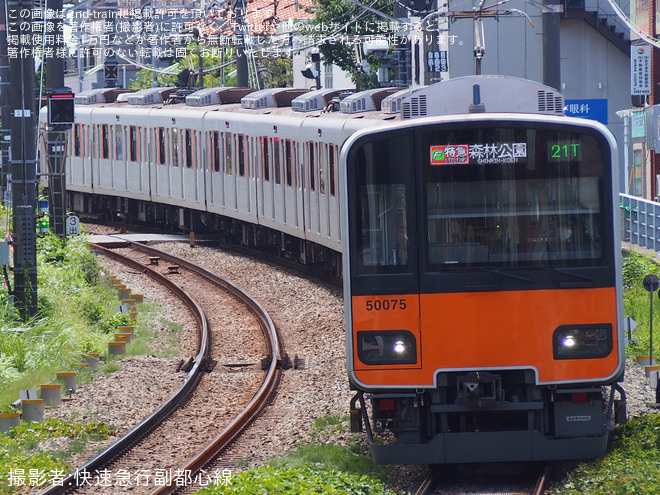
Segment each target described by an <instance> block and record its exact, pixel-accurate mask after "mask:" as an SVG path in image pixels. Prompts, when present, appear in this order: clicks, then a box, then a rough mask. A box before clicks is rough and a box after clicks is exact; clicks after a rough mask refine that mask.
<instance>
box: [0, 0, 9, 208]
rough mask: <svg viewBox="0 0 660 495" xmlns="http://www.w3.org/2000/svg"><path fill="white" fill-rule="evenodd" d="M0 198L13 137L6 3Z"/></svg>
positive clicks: (0, 64)
mask: <svg viewBox="0 0 660 495" xmlns="http://www.w3.org/2000/svg"><path fill="white" fill-rule="evenodd" d="M0 7H1V8H0V120H1V121H2V127H1V128H0V166H1V167H2V168H1V169H0V196H1V197H2V199H5V196H6V194H7V176H8V175H9V143H10V140H11V135H10V132H9V126H10V122H11V107H10V105H9V87H10V81H9V57H8V56H7V18H6V13H7V11H6V10H5V8H4V1H3V2H2V5H1V6H0Z"/></svg>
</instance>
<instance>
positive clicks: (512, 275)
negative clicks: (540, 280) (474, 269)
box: [479, 268, 532, 284]
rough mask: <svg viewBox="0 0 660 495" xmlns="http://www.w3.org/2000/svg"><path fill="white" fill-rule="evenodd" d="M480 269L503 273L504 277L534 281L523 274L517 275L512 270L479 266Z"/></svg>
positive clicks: (528, 281)
mask: <svg viewBox="0 0 660 495" xmlns="http://www.w3.org/2000/svg"><path fill="white" fill-rule="evenodd" d="M479 270H481V271H484V272H488V273H494V274H495V275H501V276H502V277H507V278H513V279H515V280H521V281H523V282H526V283H528V284H531V283H532V279H531V278H529V277H523V276H522V275H516V274H515V273H511V272H503V271H501V270H498V269H496V268H479Z"/></svg>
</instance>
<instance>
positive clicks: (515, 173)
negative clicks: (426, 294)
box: [418, 124, 610, 270]
mask: <svg viewBox="0 0 660 495" xmlns="http://www.w3.org/2000/svg"><path fill="white" fill-rule="evenodd" d="M509 125H510V127H495V126H490V127H480V128H477V129H475V128H474V127H473V128H465V129H460V128H458V129H456V128H452V129H451V130H437V129H436V130H435V131H431V132H427V133H422V134H421V135H419V136H418V139H419V140H420V141H421V142H420V141H418V143H419V144H421V147H420V148H419V149H420V150H421V152H420V155H421V156H420V158H419V159H421V160H422V169H423V170H424V171H425V172H424V175H425V177H424V180H423V186H422V187H423V188H424V196H425V198H424V206H423V207H425V208H426V211H425V218H426V230H427V232H426V238H427V239H428V246H427V250H426V252H427V263H428V266H429V268H430V269H436V270H443V269H451V268H460V267H471V266H494V267H524V266H558V267H562V266H578V265H579V266H596V265H601V264H602V262H603V258H604V256H605V255H606V253H604V252H603V250H604V245H605V242H604V239H603V238H602V236H603V235H605V234H604V233H603V221H604V219H605V218H607V213H606V212H605V211H604V210H605V209H606V204H605V198H609V197H610V195H609V194H608V188H609V187H610V185H609V183H607V182H608V181H607V180H606V179H605V177H607V172H608V171H607V170H606V167H609V165H608V163H609V158H610V157H609V155H608V153H609V148H608V147H607V146H606V144H605V143H604V142H602V140H601V139H597V138H596V137H595V136H594V135H593V134H586V133H583V132H577V131H575V132H567V131H566V130H565V128H563V129H562V130H558V129H554V128H552V127H547V128H540V129H539V128H532V129H530V128H529V127H523V126H516V125H515V124H509Z"/></svg>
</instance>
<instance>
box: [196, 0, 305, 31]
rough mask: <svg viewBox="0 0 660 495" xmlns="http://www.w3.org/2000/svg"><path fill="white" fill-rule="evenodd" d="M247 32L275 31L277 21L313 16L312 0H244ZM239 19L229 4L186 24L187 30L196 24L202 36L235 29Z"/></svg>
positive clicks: (236, 29)
mask: <svg viewBox="0 0 660 495" xmlns="http://www.w3.org/2000/svg"><path fill="white" fill-rule="evenodd" d="M245 2H246V8H247V15H246V16H245V22H246V23H247V26H248V30H249V33H250V34H252V35H260V34H276V32H277V25H278V24H279V23H280V22H283V21H288V20H290V19H295V20H308V19H312V18H313V17H314V13H313V10H312V8H311V7H312V6H313V0H245ZM238 25H239V19H238V17H237V15H236V14H235V13H234V11H233V10H232V9H230V8H229V7H225V8H221V9H217V10H214V11H212V12H210V13H208V14H207V15H206V16H205V17H203V18H198V19H196V20H194V21H192V22H189V23H187V24H186V28H187V29H188V30H191V29H194V28H197V29H198V30H199V34H200V35H201V36H203V37H211V36H219V35H233V34H235V33H236V31H238Z"/></svg>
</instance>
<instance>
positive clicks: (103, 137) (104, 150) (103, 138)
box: [101, 124, 110, 160]
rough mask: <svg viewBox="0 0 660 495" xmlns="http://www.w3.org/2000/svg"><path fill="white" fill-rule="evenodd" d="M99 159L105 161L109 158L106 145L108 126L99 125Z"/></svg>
mask: <svg viewBox="0 0 660 495" xmlns="http://www.w3.org/2000/svg"><path fill="white" fill-rule="evenodd" d="M101 157H102V158H103V159H104V160H107V159H108V158H109V157H110V145H109V143H108V126H107V125H105V124H103V125H101Z"/></svg>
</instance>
